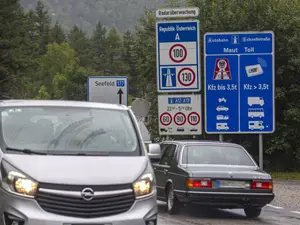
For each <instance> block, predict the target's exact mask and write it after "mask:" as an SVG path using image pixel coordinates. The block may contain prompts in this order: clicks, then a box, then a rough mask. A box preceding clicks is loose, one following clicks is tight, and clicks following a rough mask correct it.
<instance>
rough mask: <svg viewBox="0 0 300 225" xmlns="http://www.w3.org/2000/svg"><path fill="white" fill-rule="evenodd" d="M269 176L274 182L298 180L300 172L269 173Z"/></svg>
mask: <svg viewBox="0 0 300 225" xmlns="http://www.w3.org/2000/svg"><path fill="white" fill-rule="evenodd" d="M270 174H271V176H272V178H273V179H274V180H300V172H291V173H282V172H271V173H270Z"/></svg>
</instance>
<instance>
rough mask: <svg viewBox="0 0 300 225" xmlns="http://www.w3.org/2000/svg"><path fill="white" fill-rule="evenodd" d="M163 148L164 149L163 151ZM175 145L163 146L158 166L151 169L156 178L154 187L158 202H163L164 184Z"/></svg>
mask: <svg viewBox="0 0 300 225" xmlns="http://www.w3.org/2000/svg"><path fill="white" fill-rule="evenodd" d="M163 148H164V149H163ZM175 149H176V145H173V144H163V145H162V152H163V155H162V157H161V159H160V162H159V164H154V165H153V168H154V171H155V176H156V186H157V198H158V200H162V201H164V200H165V197H166V196H165V184H166V182H167V179H168V171H169V168H170V165H171V161H172V158H173V156H174V152H175Z"/></svg>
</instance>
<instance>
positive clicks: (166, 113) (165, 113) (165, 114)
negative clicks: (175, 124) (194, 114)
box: [159, 112, 172, 126]
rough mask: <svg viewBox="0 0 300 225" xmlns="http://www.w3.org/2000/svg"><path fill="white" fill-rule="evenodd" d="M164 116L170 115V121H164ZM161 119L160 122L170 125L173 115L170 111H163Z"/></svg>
mask: <svg viewBox="0 0 300 225" xmlns="http://www.w3.org/2000/svg"><path fill="white" fill-rule="evenodd" d="M164 116H168V117H169V121H168V122H164V121H163V117H164ZM159 121H160V123H161V124H162V125H163V126H168V125H170V124H171V123H172V116H171V114H170V113H168V112H164V113H162V114H161V115H160V117H159Z"/></svg>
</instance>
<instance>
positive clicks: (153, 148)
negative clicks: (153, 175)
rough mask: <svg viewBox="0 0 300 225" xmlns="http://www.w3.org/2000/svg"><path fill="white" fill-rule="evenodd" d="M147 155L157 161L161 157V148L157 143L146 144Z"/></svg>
mask: <svg viewBox="0 0 300 225" xmlns="http://www.w3.org/2000/svg"><path fill="white" fill-rule="evenodd" d="M148 149H149V152H148V156H149V158H150V160H151V161H152V162H153V161H159V160H160V157H161V149H160V145H159V144H154V143H151V144H149V145H148Z"/></svg>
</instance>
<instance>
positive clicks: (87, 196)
mask: <svg viewBox="0 0 300 225" xmlns="http://www.w3.org/2000/svg"><path fill="white" fill-rule="evenodd" d="M81 197H82V198H83V199H84V200H86V201H91V200H92V199H93V198H94V190H93V189H91V188H85V189H83V190H82V192H81Z"/></svg>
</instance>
